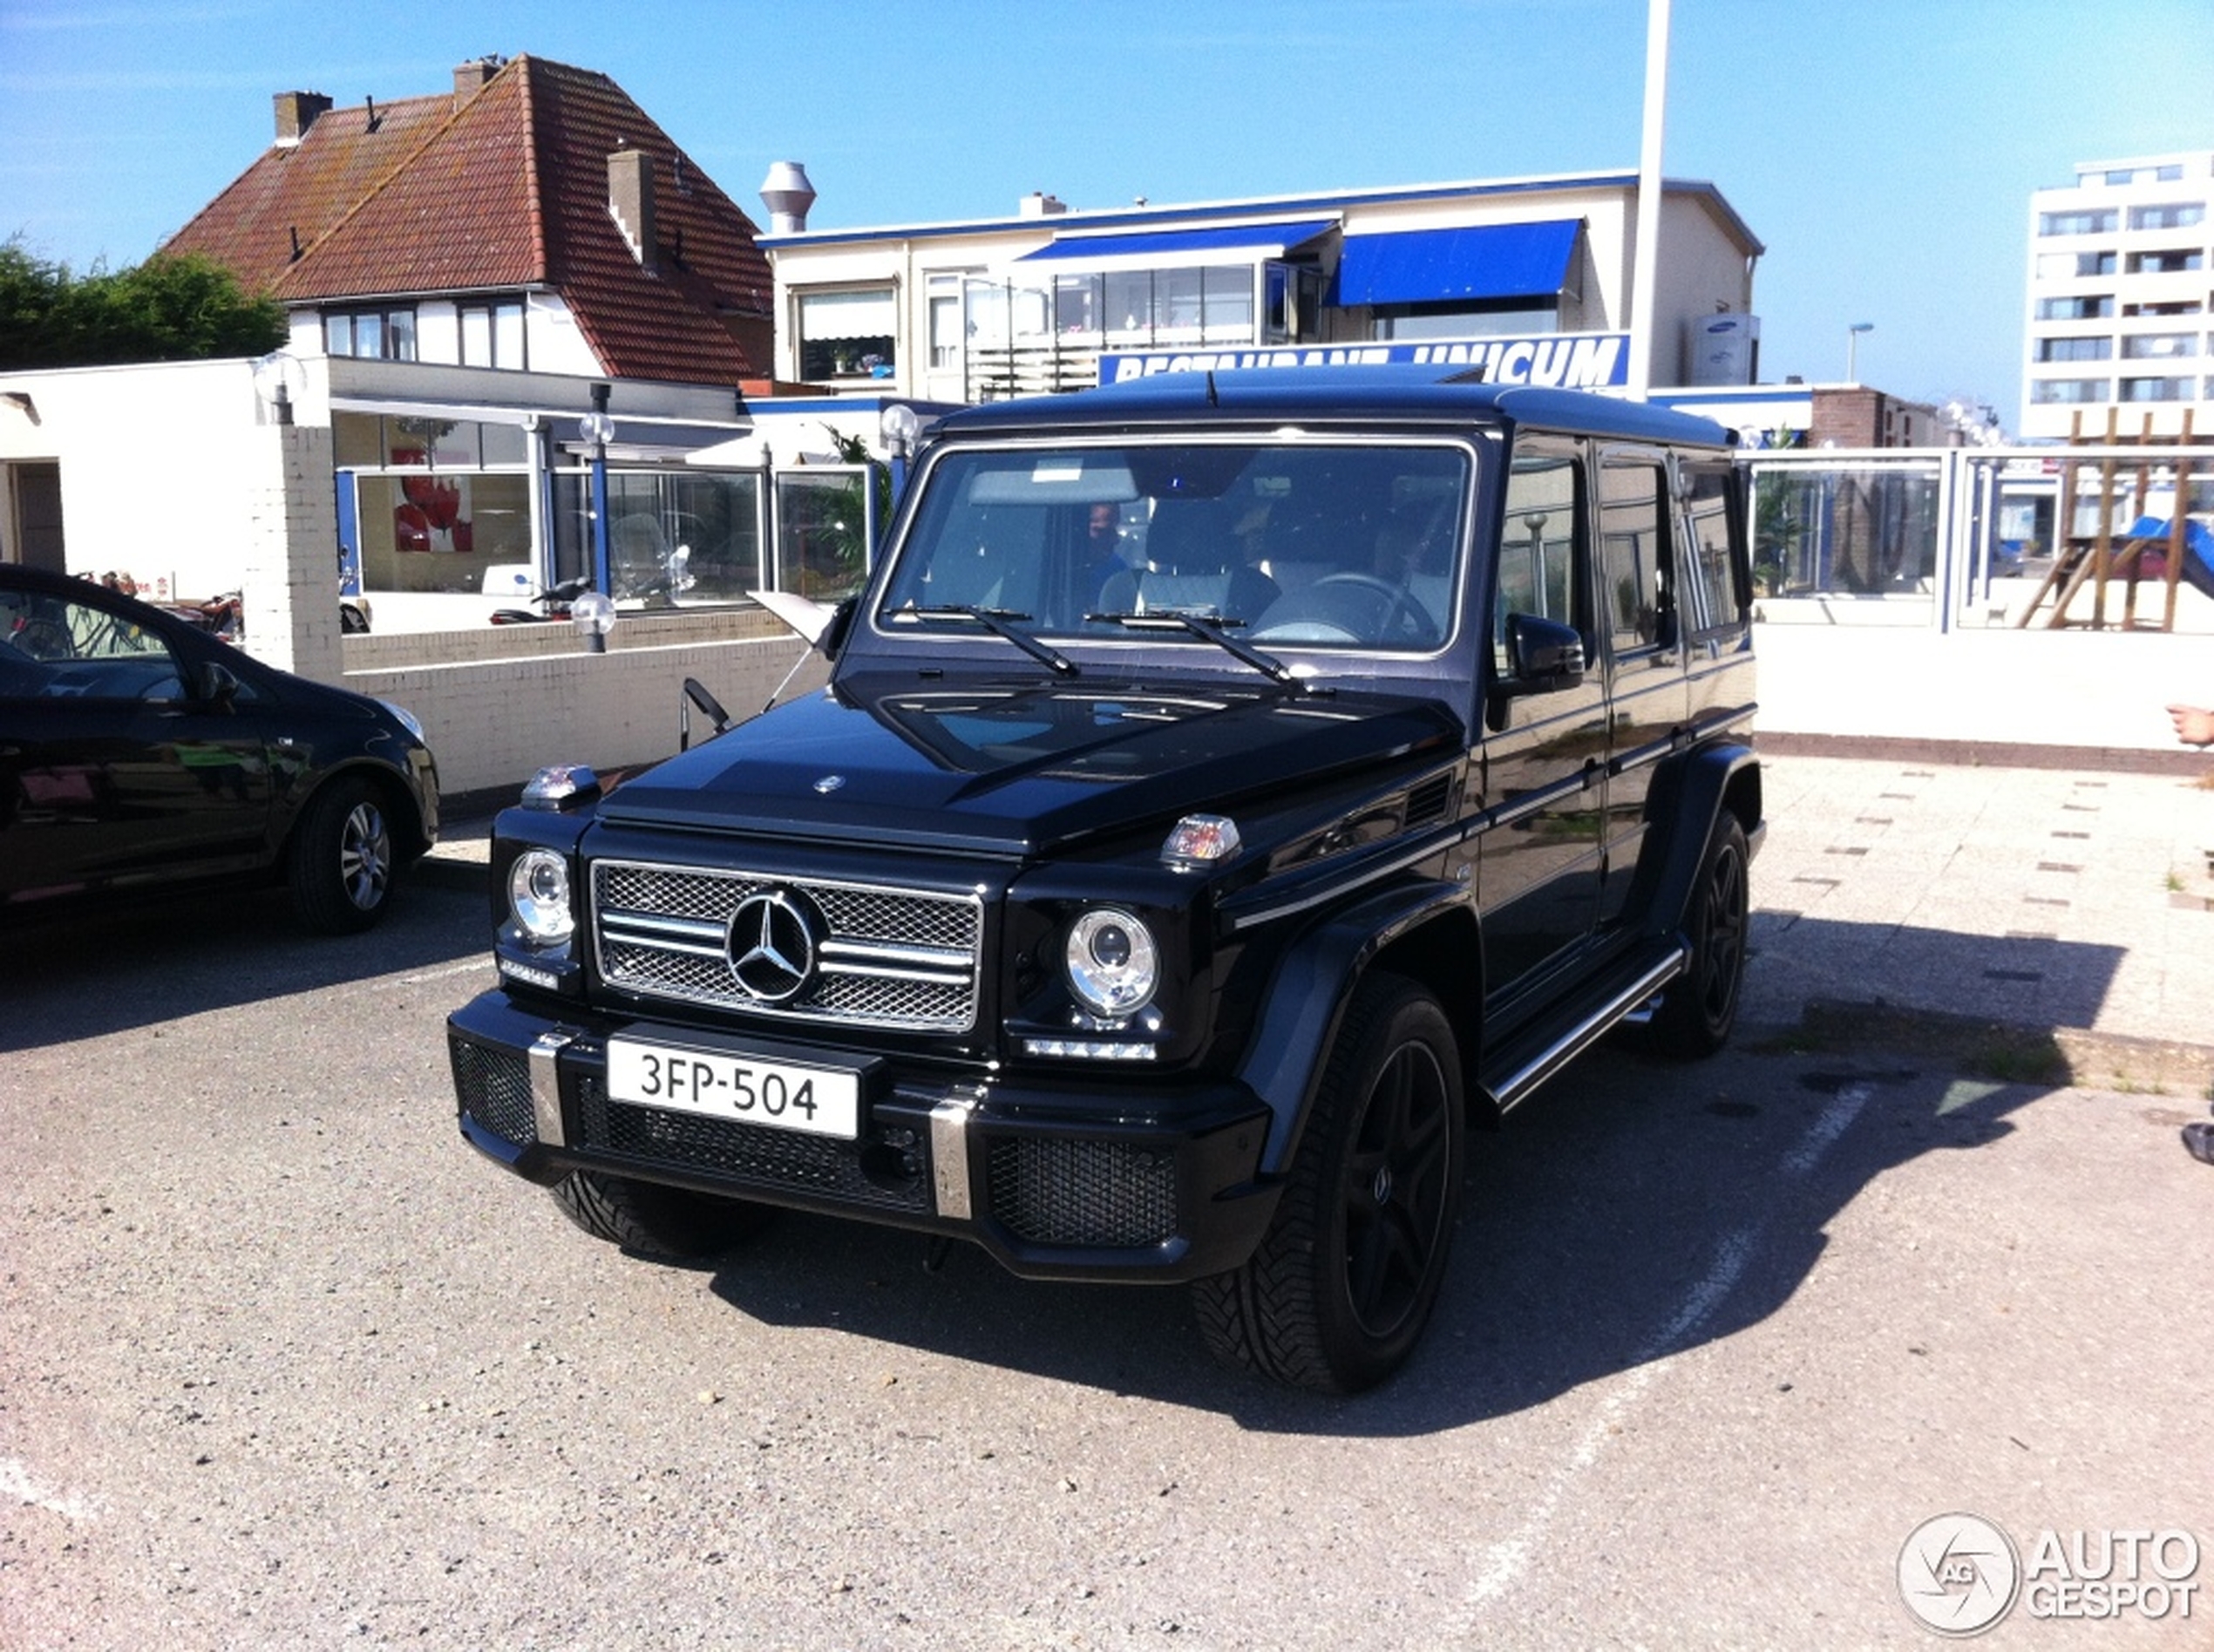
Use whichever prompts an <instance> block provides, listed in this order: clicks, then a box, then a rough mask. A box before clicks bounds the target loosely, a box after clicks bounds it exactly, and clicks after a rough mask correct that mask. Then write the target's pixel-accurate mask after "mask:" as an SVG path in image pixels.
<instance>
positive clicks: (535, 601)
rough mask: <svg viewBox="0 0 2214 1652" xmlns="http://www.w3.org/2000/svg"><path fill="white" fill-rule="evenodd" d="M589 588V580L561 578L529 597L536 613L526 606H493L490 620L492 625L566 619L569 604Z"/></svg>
mask: <svg viewBox="0 0 2214 1652" xmlns="http://www.w3.org/2000/svg"><path fill="white" fill-rule="evenodd" d="M591 588H592V581H590V580H582V579H579V580H563V581H561V582H560V584H558V585H549V586H547V588H545V589H544V590H542V591H540V593H539V594H538V595H536V596H533V598H531V605H532V608H537V609H538V610H539V611H538V612H537V613H533V612H532V611H531V608H495V609H493V610H492V623H493V624H494V625H542V624H544V623H545V622H547V621H548V620H566V619H567V618H568V617H569V604H570V603H572V602H575V601H576V600H577V598H579V597H580V596H582V595H584V594H585V593H586V592H587V591H588V590H590V589H591Z"/></svg>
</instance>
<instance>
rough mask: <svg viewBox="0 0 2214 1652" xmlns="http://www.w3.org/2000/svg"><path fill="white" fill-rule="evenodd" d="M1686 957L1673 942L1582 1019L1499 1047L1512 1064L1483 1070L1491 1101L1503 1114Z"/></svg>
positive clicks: (1637, 1005)
mask: <svg viewBox="0 0 2214 1652" xmlns="http://www.w3.org/2000/svg"><path fill="white" fill-rule="evenodd" d="M1690 961H1691V949H1690V948H1688V947H1687V946H1685V945H1684V944H1683V943H1682V942H1670V943H1669V944H1668V946H1667V950H1665V951H1664V952H1662V953H1661V955H1659V956H1658V957H1656V958H1654V960H1653V961H1652V962H1649V963H1647V964H1646V965H1645V966H1644V967H1643V968H1642V969H1635V970H1634V971H1633V973H1631V974H1629V975H1627V976H1624V977H1621V978H1620V984H1619V985H1617V986H1615V987H1613V989H1609V990H1607V991H1606V996H1604V997H1602V998H1600V999H1599V1000H1598V1001H1597V1003H1594V1004H1593V1007H1592V1008H1591V1009H1590V1010H1588V1011H1587V1012H1586V1015H1585V1016H1584V1017H1583V1019H1582V1020H1580V1021H1579V1022H1578V1023H1576V1024H1575V1025H1574V1026H1573V1027H1571V1028H1570V1029H1569V1030H1567V1031H1565V1032H1564V1033H1561V1034H1559V1036H1557V1037H1554V1038H1553V1039H1552V1042H1550V1043H1548V1044H1544V1045H1541V1046H1539V1047H1538V1048H1537V1049H1536V1050H1530V1051H1528V1052H1527V1053H1525V1051H1524V1050H1522V1049H1520V1048H1518V1047H1514V1046H1510V1047H1509V1048H1508V1049H1507V1050H1503V1051H1501V1052H1500V1055H1501V1059H1502V1060H1504V1061H1506V1062H1509V1063H1511V1067H1510V1068H1509V1070H1508V1071H1505V1072H1504V1073H1500V1074H1498V1075H1497V1076H1494V1075H1492V1074H1491V1073H1489V1072H1487V1073H1486V1074H1485V1075H1484V1090H1485V1092H1486V1093H1487V1094H1488V1095H1489V1096H1490V1098H1491V1103H1492V1105H1494V1106H1495V1107H1497V1108H1498V1110H1499V1112H1503V1113H1504V1112H1506V1111H1507V1110H1508V1109H1509V1108H1510V1107H1512V1106H1514V1105H1516V1104H1517V1103H1518V1102H1521V1101H1525V1100H1527V1099H1528V1098H1529V1097H1530V1093H1531V1091H1534V1090H1536V1089H1537V1088H1538V1085H1540V1084H1544V1083H1545V1080H1546V1079H1548V1078H1552V1076H1553V1075H1554V1074H1555V1073H1557V1072H1559V1071H1560V1070H1561V1069H1562V1068H1563V1067H1565V1066H1566V1065H1567V1064H1569V1063H1570V1062H1572V1061H1573V1060H1575V1059H1576V1057H1578V1056H1579V1055H1581V1054H1583V1052H1584V1051H1585V1050H1588V1049H1590V1048H1591V1047H1592V1046H1593V1044H1597V1043H1598V1042H1599V1040H1600V1039H1601V1038H1603V1037H1606V1035H1607V1034H1608V1033H1609V1032H1610V1031H1612V1030H1613V1029H1614V1027H1615V1026H1616V1024H1617V1023H1620V1022H1624V1021H1627V1020H1629V1019H1631V1018H1632V1017H1633V1016H1636V1015H1638V1014H1639V1013H1640V1011H1641V1010H1644V1009H1645V1008H1646V1006H1647V1004H1648V1003H1650V1002H1651V1001H1652V999H1653V996H1654V994H1655V993H1657V992H1659V991H1660V990H1661V988H1663V987H1665V986H1667V984H1668V983H1669V982H1671V981H1674V979H1675V978H1676V977H1677V976H1680V975H1681V974H1682V973H1683V972H1684V969H1685V966H1686V965H1688V963H1689V962H1690Z"/></svg>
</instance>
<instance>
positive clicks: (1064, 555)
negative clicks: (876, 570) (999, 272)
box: [876, 439, 1472, 651]
mask: <svg viewBox="0 0 2214 1652" xmlns="http://www.w3.org/2000/svg"><path fill="white" fill-rule="evenodd" d="M1471 469H1472V460H1471V458H1470V452H1469V450H1468V449H1467V448H1465V447H1464V446H1461V445H1456V444H1451V443H1445V442H1436V443H1423V442H1399V443H1381V442H1379V443H1350V442H1348V443H1329V442H1320V441H1314V440H1311V439H1299V440H1289V439H1287V440H1280V441H1279V440H1271V441H1221V442H1200V441H1190V440H1183V441H1166V440H1164V441H1158V442H1143V443H1137V442H1122V443H1103V444H1097V445H1090V444H1086V445H1076V444H1070V445H1062V446H1041V445H1026V446H1022V447H1009V448H1002V449H988V450H977V449H955V450H953V451H949V452H945V453H943V454H941V456H940V457H939V458H938V459H937V460H936V462H935V463H934V465H932V466H931V467H930V469H929V470H928V471H927V473H926V477H925V480H924V487H923V493H922V495H921V500H920V505H919V506H918V509H917V512H916V515H915V518H914V520H913V525H912V527H910V529H909V530H908V533H907V536H906V539H905V541H904V543H903V544H902V546H901V547H900V551H899V554H898V555H899V560H898V562H897V565H896V566H895V567H894V568H893V570H892V573H891V576H890V579H889V581H888V583H887V584H886V587H885V589H884V595H883V598H882V600H881V602H880V605H879V608H878V609H877V612H876V623H877V624H878V625H879V627H882V628H883V629H886V630H888V631H893V632H895V633H896V632H900V631H902V630H905V629H907V628H910V627H913V628H915V629H925V628H936V627H946V628H947V629H953V628H955V627H961V628H962V629H970V630H974V629H976V627H975V621H974V620H973V619H972V620H965V618H964V616H966V615H971V614H974V613H976V612H982V613H986V614H989V615H993V616H994V617H995V620H996V621H997V622H999V626H998V627H995V629H999V627H1015V628H1018V629H1021V630H1022V631H1024V632H1026V633H1029V634H1043V635H1049V636H1055V637H1063V638H1070V637H1072V638H1078V639H1083V638H1088V637H1096V638H1100V639H1103V640H1105V639H1113V638H1117V637H1119V638H1123V639H1128V638H1130V637H1132V636H1145V637H1146V638H1147V639H1148V640H1149V641H1151V640H1153V639H1157V638H1158V639H1160V640H1164V641H1170V642H1175V643H1178V644H1180V645H1186V646H1192V645H1201V646H1204V645H1205V638H1206V636H1207V634H1208V633H1209V632H1214V633H1218V634H1226V635H1231V636H1235V637H1236V638H1237V639H1238V640H1239V642H1242V643H1244V644H1247V645H1252V646H1257V647H1260V648H1267V649H1299V648H1302V647H1305V648H1319V649H1366V650H1401V651H1406V650H1414V651H1427V650H1430V649H1437V648H1440V647H1442V646H1443V644H1444V643H1445V642H1446V641H1447V640H1448V639H1449V637H1450V635H1451V632H1452V629H1453V615H1454V612H1455V608H1456V602H1455V599H1454V592H1455V591H1456V589H1457V582H1458V578H1459V571H1460V566H1459V565H1460V545H1461V542H1462V540H1463V537H1464V534H1463V526H1464V523H1465V521H1466V520H1467V518H1468V513H1469V512H1468V500H1469V495H1470V476H1471ZM1148 615H1151V616H1158V617H1161V618H1166V617H1167V616H1171V615H1188V616H1191V617H1192V618H1194V619H1196V620H1198V621H1200V622H1202V625H1201V626H1200V627H1194V628H1187V627H1184V626H1181V625H1143V624H1139V625H1134V624H1133V623H1132V622H1133V621H1135V620H1139V619H1142V618H1143V616H1148Z"/></svg>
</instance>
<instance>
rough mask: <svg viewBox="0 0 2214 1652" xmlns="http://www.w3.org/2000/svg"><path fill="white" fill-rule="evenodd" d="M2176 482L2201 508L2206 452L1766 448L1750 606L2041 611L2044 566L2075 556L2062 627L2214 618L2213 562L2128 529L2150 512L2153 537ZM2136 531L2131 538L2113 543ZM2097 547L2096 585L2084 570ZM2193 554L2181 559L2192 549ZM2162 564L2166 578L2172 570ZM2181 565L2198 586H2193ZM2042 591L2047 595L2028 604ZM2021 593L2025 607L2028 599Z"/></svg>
mask: <svg viewBox="0 0 2214 1652" xmlns="http://www.w3.org/2000/svg"><path fill="white" fill-rule="evenodd" d="M2179 463H2180V464H2181V465H2182V466H2183V475H2182V478H2181V489H2180V493H2181V497H2182V499H2183V502H2184V503H2183V507H2184V510H2185V512H2186V513H2187V514H2188V515H2190V516H2191V517H2195V518H2196V519H2197V521H2198V522H2200V523H2201V524H2202V525H2203V524H2205V523H2208V522H2210V521H2214V450H2211V449H2206V448H2197V449H2191V448H2185V449H2181V450H2179V449H2177V447H2175V446H2173V445H2166V446H2160V445H2155V446H2122V445H2116V446H2113V447H2091V448H2085V447H2074V448H2067V449H2058V448H2052V447H2038V448H1943V449H1914V448H1871V449H1854V450H1842V449H1834V448H1830V449H1821V450H1817V451H1813V452H1790V451H1785V452H1761V453H1758V454H1756V455H1753V456H1750V457H1749V459H1748V461H1747V464H1748V467H1749V470H1750V472H1751V473H1752V481H1753V486H1752V489H1751V493H1752V503H1751V511H1752V519H1753V520H1752V540H1753V553H1754V564H1755V572H1756V583H1757V585H1758V587H1759V590H1760V595H1761V610H1762V615H1763V617H1765V618H1767V619H1769V620H1772V621H1777V622H1810V623H1817V624H1829V625H1850V624H1875V625H1893V626H1898V625H1905V626H1926V627H1929V628H1932V629H1937V630H1940V631H1949V630H1953V629H1958V628H1961V627H1971V628H1974V627H1987V626H2014V625H2020V624H2022V623H2023V622H2025V621H2027V622H2028V623H2029V624H2031V625H2035V626H2045V625H2048V624H2049V623H2051V622H2052V621H2053V618H2054V612H2055V609H2054V603H2053V602H2052V600H2051V595H2050V592H2049V591H2048V575H2050V574H2052V572H2053V569H2054V566H2055V563H2056V561H2057V562H2059V563H2060V564H2061V569H2062V573H2063V574H2067V573H2068V571H2069V570H2070V569H2072V568H2077V567H2082V568H2084V569H2085V572H2086V581H2085V586H2086V588H2085V590H2084V591H2083V592H2082V593H2080V594H2079V595H2078V597H2077V599H2076V600H2075V602H2071V603H2070V604H2069V606H2068V610H2067V613H2066V616H2065V621H2066V623H2068V624H2070V625H2085V624H2092V623H2097V624H2098V625H2100V626H2102V627H2112V628H2117V629H2143V628H2145V627H2148V626H2151V627H2155V628H2162V629H2170V602H2171V598H2170V591H2171V589H2172V590H2173V592H2174V596H2173V598H2172V602H2173V617H2172V629H2176V630H2179V631H2192V632H2206V631H2214V600H2210V595H2209V594H2208V593H2207V591H2206V590H2205V589H2204V586H2205V585H2207V584H2214V568H2211V567H2210V566H2209V563H2208V560H2207V559H2206V558H2205V557H2204V555H2203V554H2196V553H2191V552H2189V551H2188V550H2187V552H2186V555H2185V557H2184V558H2182V559H2178V558H2177V557H2174V556H2172V555H2170V554H2169V547H2168V545H2167V544H2166V543H2165V542H2163V543H2160V544H2154V543H2151V542H2150V541H2149V540H2134V539H2133V538H2132V537H2131V533H2130V530H2131V529H2132V527H2137V526H2140V525H2141V524H2143V522H2144V520H2145V519H2147V518H2150V519H2152V520H2154V521H2156V522H2157V523H2158V524H2159V525H2160V526H2159V528H2158V533H2157V537H2158V538H2159V539H2160V540H2162V541H2165V540H2167V538H2168V534H2169V526H2168V525H2169V524H2170V522H2172V521H2173V520H2174V517H2175V513H2176V509H2177V498H2178V493H2179V488H2178V477H2177V466H2178V465H2179ZM2133 544H2135V545H2138V546H2139V547H2140V548H2139V549H2138V550H2137V551H2136V552H2135V553H2132V554H2127V555H2124V554H2123V553H2124V552H2125V551H2127V550H2128V547H2130V546H2132V545H2133ZM2101 552H2103V553H2104V554H2105V555H2106V557H2107V558H2108V561H2109V578H2108V581H2106V583H2107V585H2108V590H2107V591H2106V592H2105V593H2104V594H2103V595H2104V597H2105V600H2104V601H2103V602H2102V601H2101V600H2100V596H2101V595H2102V594H2101V593H2099V592H2098V591H2097V590H2096V589H2095V585H2096V579H2095V568H2093V567H2091V566H2090V564H2089V563H2088V561H2086V559H2088V558H2095V555H2096V554H2099V553H2101ZM2194 557H2195V558H2196V560H2192V559H2193V558H2194ZM2171 569H2172V576H2171ZM2194 578H2196V579H2197V581H2199V583H2198V584H2197V586H2195V585H2194V582H2193V581H2194ZM2041 592H2046V593H2047V595H2046V597H2045V600H2044V601H2042V602H2039V601H2038V598H2039V595H2040V593H2041ZM2033 605H2034V606H2035V610H2036V611H2035V612H2034V613H2033V612H2031V609H2032V608H2033Z"/></svg>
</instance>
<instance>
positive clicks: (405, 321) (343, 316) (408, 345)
mask: <svg viewBox="0 0 2214 1652" xmlns="http://www.w3.org/2000/svg"><path fill="white" fill-rule="evenodd" d="M323 349H324V350H326V351H328V352H329V354H331V355H333V356H360V357H368V358H369V359H370V360H372V361H388V362H411V361H413V360H414V359H415V306H414V305H412V304H409V305H405V306H397V305H388V306H383V307H379V308H377V309H339V310H326V311H325V312H324V313H323Z"/></svg>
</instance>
